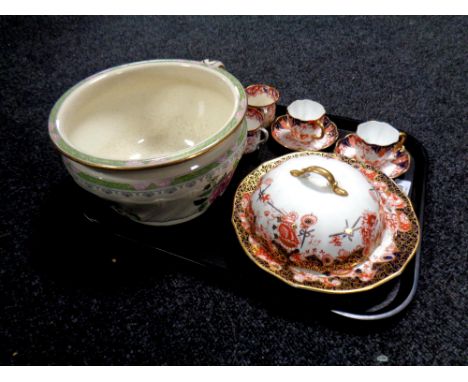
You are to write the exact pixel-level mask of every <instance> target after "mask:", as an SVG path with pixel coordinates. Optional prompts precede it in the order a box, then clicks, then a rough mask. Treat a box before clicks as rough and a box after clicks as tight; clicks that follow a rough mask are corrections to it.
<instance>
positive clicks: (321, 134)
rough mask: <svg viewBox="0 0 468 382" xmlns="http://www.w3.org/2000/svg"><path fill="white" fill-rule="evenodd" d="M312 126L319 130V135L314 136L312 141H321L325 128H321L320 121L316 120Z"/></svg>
mask: <svg viewBox="0 0 468 382" xmlns="http://www.w3.org/2000/svg"><path fill="white" fill-rule="evenodd" d="M314 124H316V125H318V127H319V128H320V134H319V135H315V136H314V139H322V138H323V136H324V135H325V127H323V123H322V121H321V120H319V119H318V120H317V121H314Z"/></svg>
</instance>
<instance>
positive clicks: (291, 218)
mask: <svg viewBox="0 0 468 382" xmlns="http://www.w3.org/2000/svg"><path fill="white" fill-rule="evenodd" d="M298 216H299V215H298V214H297V213H296V212H289V213H287V214H286V215H283V216H281V222H283V223H286V224H294V223H295V222H296V220H297V218H298Z"/></svg>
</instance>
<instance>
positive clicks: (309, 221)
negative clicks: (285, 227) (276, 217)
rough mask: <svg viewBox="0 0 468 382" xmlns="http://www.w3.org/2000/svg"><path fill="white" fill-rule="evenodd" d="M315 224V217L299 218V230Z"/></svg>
mask: <svg viewBox="0 0 468 382" xmlns="http://www.w3.org/2000/svg"><path fill="white" fill-rule="evenodd" d="M315 223H317V217H316V216H315V215H312V214H308V215H304V216H303V217H302V218H301V228H307V227H310V226H311V225H314V224H315Z"/></svg>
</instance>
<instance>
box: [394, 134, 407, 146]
mask: <svg viewBox="0 0 468 382" xmlns="http://www.w3.org/2000/svg"><path fill="white" fill-rule="evenodd" d="M406 137H407V135H406V133H404V132H403V131H400V136H399V138H398V142H397V144H396V145H395V147H394V150H395V151H400V150H401V149H402V148H403V145H404V144H405V141H406Z"/></svg>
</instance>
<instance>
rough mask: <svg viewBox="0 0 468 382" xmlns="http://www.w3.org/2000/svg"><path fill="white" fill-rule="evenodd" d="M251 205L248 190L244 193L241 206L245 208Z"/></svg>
mask: <svg viewBox="0 0 468 382" xmlns="http://www.w3.org/2000/svg"><path fill="white" fill-rule="evenodd" d="M249 205H250V194H249V193H248V192H246V193H244V195H242V199H241V207H242V208H244V209H245V208H247V207H248V206H249Z"/></svg>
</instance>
